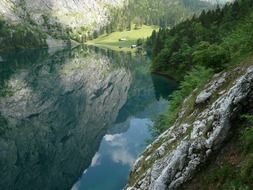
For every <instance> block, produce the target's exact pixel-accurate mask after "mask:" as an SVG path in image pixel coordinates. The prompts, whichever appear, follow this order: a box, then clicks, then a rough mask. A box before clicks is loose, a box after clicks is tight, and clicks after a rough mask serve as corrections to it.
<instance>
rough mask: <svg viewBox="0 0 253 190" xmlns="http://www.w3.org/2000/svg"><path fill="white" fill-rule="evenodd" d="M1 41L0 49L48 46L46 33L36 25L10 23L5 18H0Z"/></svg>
mask: <svg viewBox="0 0 253 190" xmlns="http://www.w3.org/2000/svg"><path fill="white" fill-rule="evenodd" d="M0 42H1V43H0V51H3V50H10V49H16V50H18V49H25V48H38V47H47V45H46V35H45V33H43V32H41V31H40V30H39V29H38V28H37V27H36V26H32V25H30V24H25V23H18V24H9V23H7V22H6V21H5V20H4V19H3V18H0Z"/></svg>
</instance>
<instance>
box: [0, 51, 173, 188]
mask: <svg viewBox="0 0 253 190" xmlns="http://www.w3.org/2000/svg"><path fill="white" fill-rule="evenodd" d="M1 57H2V59H3V62H1V63H0V168H1V171H0V187H1V189H8V190H9V189H10V190H12V189H13V190H16V189H17V190H19V189H20V190H23V189H26V190H30V189H31V190H34V189H43V190H44V189H50V190H51V189H54V190H58V189H59V190H64V189H71V187H72V186H73V184H75V183H76V181H78V178H79V177H80V176H81V178H80V180H79V181H78V182H77V183H76V185H75V186H74V187H73V189H85V190H88V189H92V190H96V189H103V190H107V189H108V190H114V189H115V190H118V189H119V188H121V187H122V186H123V185H124V184H125V182H126V179H127V173H128V171H129V169H130V165H131V164H132V163H133V161H134V159H135V158H136V157H137V155H138V154H139V153H140V151H142V150H143V148H144V147H145V140H146V139H147V138H149V136H150V133H149V130H148V127H147V126H149V125H152V121H151V119H152V117H153V116H154V115H156V114H157V113H158V112H160V111H162V110H164V108H165V106H166V104H167V103H166V101H165V100H163V99H162V100H160V101H157V100H156V92H155V88H154V84H153V81H152V78H151V76H150V75H149V74H148V72H147V71H148V65H149V62H148V59H147V58H146V57H142V56H141V57H135V56H132V55H131V54H123V53H116V52H113V51H109V50H108V51H105V50H100V49H97V48H95V49H93V48H87V47H80V48H76V49H73V50H61V51H55V52H47V51H46V50H40V51H37V50H36V51H29V52H21V53H10V54H5V55H1ZM161 80H164V79H161ZM156 83H158V84H157V85H159V83H160V82H159V80H158V81H156ZM167 85H169V86H171V87H172V88H174V87H175V85H174V84H173V83H172V82H170V81H167ZM98 181H99V184H101V186H94V183H95V184H97V182H98Z"/></svg>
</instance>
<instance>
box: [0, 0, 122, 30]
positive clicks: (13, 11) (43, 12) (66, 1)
mask: <svg viewBox="0 0 253 190" xmlns="http://www.w3.org/2000/svg"><path fill="white" fill-rule="evenodd" d="M123 2H124V0H79V1H75V0H1V1H0V14H2V15H4V16H5V17H6V18H8V19H10V20H12V21H19V20H22V19H23V18H25V17H26V16H27V15H29V18H30V19H31V20H33V21H34V22H35V23H37V24H40V25H41V24H43V23H44V21H45V17H46V18H48V19H49V20H48V21H47V22H58V23H61V24H62V25H64V26H69V27H71V28H75V27H77V28H79V27H81V26H83V27H87V28H90V27H92V28H97V29H98V28H100V27H101V26H104V25H105V24H106V23H107V22H108V19H109V16H110V11H109V8H111V7H121V6H122V5H123Z"/></svg>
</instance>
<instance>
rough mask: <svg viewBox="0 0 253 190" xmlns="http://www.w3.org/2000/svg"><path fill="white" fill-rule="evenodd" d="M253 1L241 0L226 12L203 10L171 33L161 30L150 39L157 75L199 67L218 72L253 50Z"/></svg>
mask: <svg viewBox="0 0 253 190" xmlns="http://www.w3.org/2000/svg"><path fill="white" fill-rule="evenodd" d="M252 10H253V1H251V0H238V1H236V2H235V3H234V4H227V5H225V6H224V7H223V8H222V9H221V8H220V7H217V8H216V9H215V10H209V11H203V12H202V13H201V14H200V16H199V18H196V17H195V16H194V17H193V18H192V19H190V20H186V21H184V22H182V23H180V24H178V25H177V26H175V27H174V28H172V29H171V30H168V29H160V31H159V32H157V33H154V34H153V35H152V36H151V37H150V38H149V39H148V40H147V44H146V45H147V49H148V51H150V52H152V55H153V65H152V70H153V71H154V72H159V73H160V72H162V73H166V74H170V73H174V71H177V70H181V71H182V72H184V71H186V70H190V69H191V68H192V67H194V66H195V65H198V64H200V65H203V66H205V67H210V68H212V69H214V70H215V71H221V70H222V69H224V68H226V67H228V66H229V65H231V60H234V59H236V58H238V56H243V55H244V54H247V53H248V52H250V51H252V50H253V30H252V28H253V11H252Z"/></svg>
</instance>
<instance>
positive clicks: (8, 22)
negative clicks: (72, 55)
mask: <svg viewBox="0 0 253 190" xmlns="http://www.w3.org/2000/svg"><path fill="white" fill-rule="evenodd" d="M212 7H213V4H212V3H209V2H205V1H201V0H190V1H188V0H165V1H164V0H159V1H151V0H139V1H137V0H129V1H128V0H102V1H101V0H100V1H98V0H96V1H90V0H80V1H73V0H71V1H65V0H60V1H53V0H46V1H45V0H43V1H42V0H35V1H34V0H14V1H9V0H3V1H1V2H0V16H1V17H0V22H1V24H0V39H1V45H0V49H13V48H15V49H20V48H31V47H46V46H48V45H50V44H51V45H50V46H53V45H55V44H57V42H55V41H53V42H51V41H52V39H61V40H66V41H67V40H70V39H72V40H75V41H79V42H83V41H85V40H84V39H90V38H93V37H97V36H98V35H100V34H103V33H111V32H113V31H118V30H125V29H131V27H132V26H133V24H135V25H134V26H135V27H137V28H138V27H139V26H141V25H142V24H147V25H158V26H161V27H165V26H166V27H167V26H174V25H175V24H177V23H179V22H180V21H182V20H185V19H186V18H190V17H191V16H192V15H193V14H198V13H200V11H201V10H203V9H208V8H212ZM49 36H50V37H49ZM7 42H11V43H7ZM50 42H51V43H50ZM12 44H15V45H12Z"/></svg>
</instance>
